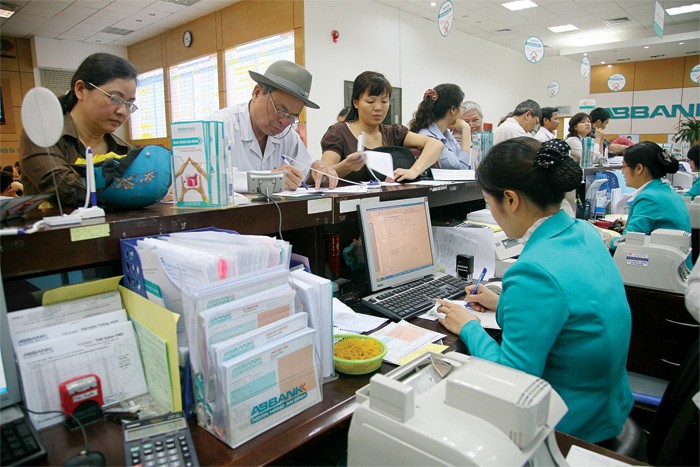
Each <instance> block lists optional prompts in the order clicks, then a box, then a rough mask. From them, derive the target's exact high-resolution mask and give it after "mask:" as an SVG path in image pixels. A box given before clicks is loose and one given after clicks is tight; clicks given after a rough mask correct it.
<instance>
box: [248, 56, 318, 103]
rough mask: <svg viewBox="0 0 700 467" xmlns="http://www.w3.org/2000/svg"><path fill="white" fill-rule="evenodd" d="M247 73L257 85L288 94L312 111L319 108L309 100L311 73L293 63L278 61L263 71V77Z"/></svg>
mask: <svg viewBox="0 0 700 467" xmlns="http://www.w3.org/2000/svg"><path fill="white" fill-rule="evenodd" d="M248 73H249V74H250V77H251V78H253V80H255V81H256V82H257V83H258V84H267V85H268V86H270V87H273V88H275V89H279V90H280V91H284V92H286V93H289V94H291V95H292V96H294V97H296V98H298V99H300V100H301V101H302V102H304V105H306V106H307V107H311V108H312V109H318V108H319V107H318V105H317V104H315V103H313V102H311V101H310V100H309V92H310V91H311V73H309V72H308V71H307V70H306V68H304V67H301V66H299V65H297V64H296V63H294V62H290V61H288V60H278V61H276V62H275V63H273V64H272V65H270V66H269V67H268V68H267V70H265V74H264V75H261V74H260V73H257V72H255V71H249V72H248Z"/></svg>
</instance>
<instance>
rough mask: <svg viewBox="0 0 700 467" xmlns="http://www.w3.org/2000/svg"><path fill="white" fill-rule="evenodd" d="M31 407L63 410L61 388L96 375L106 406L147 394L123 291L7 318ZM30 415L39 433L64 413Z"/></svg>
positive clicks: (59, 420)
mask: <svg viewBox="0 0 700 467" xmlns="http://www.w3.org/2000/svg"><path fill="white" fill-rule="evenodd" d="M8 321H9V326H10V332H11V335H12V343H13V345H14V347H15V354H16V356H17V363H18V366H19V369H20V373H21V375H22V381H23V387H24V395H25V401H26V404H27V408H29V409H30V410H33V411H37V412H43V411H49V410H61V402H60V396H59V385H60V384H61V383H62V382H64V381H66V380H69V379H72V378H75V377H79V376H83V375H86V374H96V375H97V376H98V377H99V378H100V381H101V385H102V395H103V398H104V404H105V405H111V404H114V403H117V402H121V401H123V400H127V399H130V398H133V397H136V396H139V395H142V394H145V393H147V392H148V386H147V384H146V377H145V374H144V369H143V365H142V363H141V355H140V353H139V344H138V342H137V337H136V333H135V332H134V325H133V324H132V322H131V321H129V320H128V318H127V313H126V311H125V310H124V308H123V306H122V301H121V297H120V294H119V292H117V291H113V292H108V293H105V294H101V295H95V296H90V297H86V298H81V299H78V300H72V301H69V302H63V303H58V304H54V305H48V306H41V307H36V308H29V309H26V310H20V311H16V312H13V313H10V314H9V315H8ZM30 417H31V418H32V422H34V424H35V426H36V427H37V428H39V429H42V428H45V427H48V426H51V425H54V424H56V423H60V422H62V421H63V420H64V416H63V414H61V413H58V414H56V413H52V414H47V415H36V414H33V413H31V414H30Z"/></svg>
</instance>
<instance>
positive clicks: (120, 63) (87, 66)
mask: <svg viewBox="0 0 700 467" xmlns="http://www.w3.org/2000/svg"><path fill="white" fill-rule="evenodd" d="M138 76H139V73H138V71H136V67H135V66H134V65H132V64H131V62H129V61H128V60H127V59H125V58H122V57H118V56H116V55H112V54H108V53H102V52H100V53H96V54H92V55H90V56H89V57H87V58H86V59H85V60H83V63H81V64H80V66H79V67H78V69H77V70H75V73H73V78H72V79H71V81H70V90H69V91H68V93H66V95H65V96H61V97H59V99H58V100H59V101H60V102H61V107H62V108H63V113H64V114H66V113H68V112H70V111H71V110H72V109H73V107H74V106H75V104H77V102H78V98H77V97H76V95H75V91H74V89H75V83H76V82H78V81H79V80H80V81H83V82H84V83H85V86H87V87H88V89H92V85H90V84H88V83H92V84H93V85H95V86H101V85H103V84H104V83H107V82H108V81H112V80H113V79H125V80H134V81H136V79H137V78H138Z"/></svg>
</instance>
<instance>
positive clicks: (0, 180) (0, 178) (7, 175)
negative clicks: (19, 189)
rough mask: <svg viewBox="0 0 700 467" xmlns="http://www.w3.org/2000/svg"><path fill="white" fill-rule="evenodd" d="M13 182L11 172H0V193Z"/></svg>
mask: <svg viewBox="0 0 700 467" xmlns="http://www.w3.org/2000/svg"><path fill="white" fill-rule="evenodd" d="M14 181H15V180H14V178H12V172H8V171H6V170H3V171H0V192H4V191H5V190H7V187H8V186H10V185H12V182H14Z"/></svg>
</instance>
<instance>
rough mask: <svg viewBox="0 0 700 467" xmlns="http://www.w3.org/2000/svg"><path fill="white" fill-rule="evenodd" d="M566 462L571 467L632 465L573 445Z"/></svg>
mask: <svg viewBox="0 0 700 467" xmlns="http://www.w3.org/2000/svg"><path fill="white" fill-rule="evenodd" d="M566 462H568V463H569V465H570V466H571V467H618V466H624V465H631V464H627V463H625V462H622V461H619V460H617V459H613V458H612V457H607V456H604V455H602V454H598V453H597V452H593V451H589V450H588V449H584V448H582V447H581V446H576V445H575V444H573V445H571V449H569V454H567V455H566Z"/></svg>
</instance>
